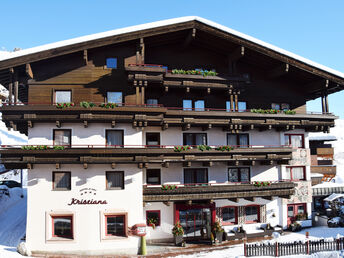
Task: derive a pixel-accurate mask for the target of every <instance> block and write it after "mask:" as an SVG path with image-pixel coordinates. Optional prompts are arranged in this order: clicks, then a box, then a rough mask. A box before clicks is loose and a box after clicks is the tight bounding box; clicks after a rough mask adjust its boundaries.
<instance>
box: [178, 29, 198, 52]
mask: <svg viewBox="0 0 344 258" xmlns="http://www.w3.org/2000/svg"><path fill="white" fill-rule="evenodd" d="M195 38H196V28H193V29H192V30H190V31H189V33H188V35H187V36H186V38H185V40H184V42H183V45H182V48H181V49H182V50H184V49H186V48H187V47H188V46H190V44H191V42H192V41H193V40H195Z"/></svg>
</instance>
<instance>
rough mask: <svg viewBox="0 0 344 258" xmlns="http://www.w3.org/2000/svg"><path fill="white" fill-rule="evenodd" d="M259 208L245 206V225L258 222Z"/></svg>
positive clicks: (256, 206)
mask: <svg viewBox="0 0 344 258" xmlns="http://www.w3.org/2000/svg"><path fill="white" fill-rule="evenodd" d="M259 216H260V214H259V206H258V205H252V206H245V222H246V223H255V222H259V220H260V218H259Z"/></svg>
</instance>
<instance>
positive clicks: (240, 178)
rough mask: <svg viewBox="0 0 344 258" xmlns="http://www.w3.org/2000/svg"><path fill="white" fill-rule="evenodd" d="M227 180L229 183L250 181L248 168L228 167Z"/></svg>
mask: <svg viewBox="0 0 344 258" xmlns="http://www.w3.org/2000/svg"><path fill="white" fill-rule="evenodd" d="M228 181H229V182H231V183H248V182H250V168H238V167H235V168H228Z"/></svg>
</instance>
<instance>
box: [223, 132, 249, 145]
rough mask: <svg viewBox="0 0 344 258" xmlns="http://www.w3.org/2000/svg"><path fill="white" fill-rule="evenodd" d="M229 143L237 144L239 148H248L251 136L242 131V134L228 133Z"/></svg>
mask: <svg viewBox="0 0 344 258" xmlns="http://www.w3.org/2000/svg"><path fill="white" fill-rule="evenodd" d="M227 145H231V146H236V147H239V148H248V147H249V145H250V143H249V136H248V134H247V133H240V134H232V133H228V134H227Z"/></svg>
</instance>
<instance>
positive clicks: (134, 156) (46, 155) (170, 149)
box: [0, 144, 293, 169]
mask: <svg viewBox="0 0 344 258" xmlns="http://www.w3.org/2000/svg"><path fill="white" fill-rule="evenodd" d="M174 147H175V146H171V145H170V146H168V145H163V146H160V145H159V146H145V145H136V146H133V145H129V146H128V145H125V146H119V145H116V146H110V145H107V146H104V145H96V144H95V145H72V147H69V146H65V148H62V149H61V148H60V147H56V146H55V147H54V146H46V145H43V146H42V145H38V146H37V145H34V146H32V145H30V146H18V145H2V146H1V148H0V155H1V158H0V162H1V163H2V164H4V165H5V167H6V168H9V169H13V168H25V167H26V166H28V165H30V166H31V165H32V164H57V163H58V164H60V163H61V164H84V165H85V164H93V163H94V164H116V163H122V164H137V165H138V166H139V167H141V168H142V167H144V166H146V165H147V164H149V163H151V164H160V165H163V166H167V167H168V164H169V163H183V165H184V166H191V163H192V162H202V163H203V164H204V165H205V166H212V164H213V162H228V163H233V165H235V164H239V163H243V164H248V163H249V164H250V165H253V164H255V162H260V163H262V164H264V165H269V164H270V165H272V164H273V162H278V163H280V164H288V161H289V160H291V158H292V151H293V149H292V148H291V147H289V146H265V147H264V146H240V147H238V146H236V147H234V149H231V150H230V151H221V150H216V147H217V146H211V149H210V150H203V151H202V150H200V149H198V148H197V146H194V148H190V149H188V150H185V151H179V150H178V149H175V148H174Z"/></svg>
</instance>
